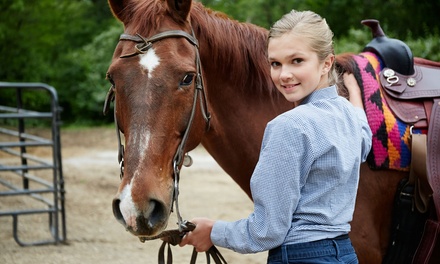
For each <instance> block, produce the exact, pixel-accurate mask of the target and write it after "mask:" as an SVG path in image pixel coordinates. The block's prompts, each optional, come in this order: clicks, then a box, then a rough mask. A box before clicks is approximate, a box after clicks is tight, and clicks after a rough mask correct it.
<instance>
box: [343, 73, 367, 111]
mask: <svg viewBox="0 0 440 264" xmlns="http://www.w3.org/2000/svg"><path fill="white" fill-rule="evenodd" d="M343 77H344V85H345V87H347V89H348V93H349V98H350V99H349V100H350V102H351V103H352V104H353V105H354V106H357V107H360V108H362V109H364V105H363V104H362V96H361V88H360V87H359V85H358V83H357V81H356V78H354V75H353V74H352V73H347V72H345V73H344V75H343Z"/></svg>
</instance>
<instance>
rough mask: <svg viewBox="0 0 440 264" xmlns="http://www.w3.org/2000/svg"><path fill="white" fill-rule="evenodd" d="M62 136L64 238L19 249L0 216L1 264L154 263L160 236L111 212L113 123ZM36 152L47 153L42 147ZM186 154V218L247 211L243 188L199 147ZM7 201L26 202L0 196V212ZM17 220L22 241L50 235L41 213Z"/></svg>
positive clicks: (182, 251) (242, 258)
mask: <svg viewBox="0 0 440 264" xmlns="http://www.w3.org/2000/svg"><path fill="white" fill-rule="evenodd" d="M43 133H44V132H43ZM61 142H62V143H61V147H62V166H63V174H64V179H65V189H66V207H65V208H66V224H67V236H66V237H67V243H66V244H62V245H44V246H29V247H21V246H19V245H18V244H17V243H16V242H15V240H14V238H13V235H12V230H13V226H12V217H10V216H4V217H0V263H2V264H9V263H17V264H18V263H20V264H22V263H23V264H24V263H56V264H58V263H63V264H77V263H83V264H101V263H102V264H104V263H105V264H113V263H115V264H116V263H130V264H138V263H139V264H150V263H157V252H158V249H159V246H160V244H161V242H160V241H147V242H145V243H141V242H140V241H139V240H138V239H137V238H136V237H134V236H133V235H131V234H129V233H128V232H126V231H125V229H124V228H123V226H122V225H120V224H119V223H118V222H117V221H116V220H115V218H114V217H113V213H112V208H111V202H112V199H113V197H114V195H115V194H116V191H117V188H118V184H119V172H118V164H117V150H116V147H117V143H116V136H115V131H114V129H113V128H93V129H76V130H72V129H68V130H63V129H62V132H61ZM39 155H41V156H44V155H48V153H45V152H44V151H43V152H42V153H39ZM49 155H50V154H49ZM191 156H192V158H193V160H194V164H193V166H192V167H190V168H184V169H183V170H182V173H181V183H180V185H181V187H180V188H181V190H180V198H179V199H180V201H179V205H180V210H181V214H182V217H183V218H184V219H188V220H190V219H191V218H193V217H197V216H206V217H210V218H214V219H223V220H235V219H239V218H243V217H246V216H247V215H248V214H249V213H250V212H251V210H252V203H251V202H250V200H249V199H248V198H247V196H246V195H245V194H244V192H243V191H241V189H240V188H239V187H238V186H237V185H236V184H235V183H234V182H233V181H232V180H231V179H230V178H229V176H227V175H226V173H225V172H224V171H223V170H222V169H221V168H220V167H219V166H218V165H217V164H216V163H215V161H214V160H213V159H212V158H211V157H210V156H209V155H208V154H207V153H206V152H205V150H204V149H203V148H197V149H196V150H194V151H193V152H191ZM49 157H50V156H49ZM2 173H3V174H4V172H0V177H1V176H2V175H1V174H2ZM17 199H18V201H17ZM11 206H12V207H14V206H17V208H19V207H26V202H23V201H21V200H20V198H19V197H4V196H0V211H1V210H2V209H5V208H11ZM173 216H174V215H173ZM28 217H29V219H27V218H28ZM23 219H24V220H20V222H19V236H20V238H21V239H22V240H24V241H25V242H27V240H28V239H36V240H41V239H47V238H50V235H49V234H48V231H47V229H48V228H47V226H48V221H47V216H46V217H42V216H23ZM175 223H176V220H175V218H172V219H171V220H170V223H169V225H168V229H174V228H176V224H175ZM220 251H221V253H222V254H223V255H224V257H225V258H226V260H227V261H228V263H255V264H258V263H265V262H266V255H267V253H259V254H251V255H240V254H238V253H235V252H232V251H229V250H226V249H223V248H220ZM191 252H192V248H190V247H184V248H180V247H173V257H174V263H177V264H179V263H189V260H190V255H191ZM197 263H206V260H205V256H204V255H201V254H199V257H198V261H197Z"/></svg>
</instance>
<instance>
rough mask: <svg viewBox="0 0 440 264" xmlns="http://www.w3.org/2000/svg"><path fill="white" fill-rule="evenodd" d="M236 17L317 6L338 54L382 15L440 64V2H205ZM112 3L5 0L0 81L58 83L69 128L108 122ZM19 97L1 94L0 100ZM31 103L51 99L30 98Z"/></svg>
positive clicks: (388, 26)
mask: <svg viewBox="0 0 440 264" xmlns="http://www.w3.org/2000/svg"><path fill="white" fill-rule="evenodd" d="M201 2H202V3H203V4H204V5H205V6H207V7H210V8H212V9H214V10H218V11H221V12H225V13H226V14H228V15H229V16H230V17H231V18H233V19H236V20H239V21H243V22H250V23H254V24H257V25H260V26H262V27H265V28H269V27H270V25H271V24H272V23H273V22H274V21H276V20H277V19H278V18H280V17H281V16H282V14H284V13H287V12H288V11H290V10H291V9H298V10H305V9H309V10H313V11H315V12H317V13H318V14H320V15H321V16H323V17H325V18H326V19H327V21H328V23H329V24H330V27H331V28H332V29H333V31H334V33H335V43H336V45H335V48H336V52H337V53H342V52H359V51H361V50H362V48H363V47H364V46H365V45H366V44H367V43H368V42H369V41H370V40H371V33H370V32H369V30H368V28H366V27H365V26H362V25H361V24H360V21H361V20H363V19H366V18H374V19H378V20H379V21H380V22H381V26H382V28H383V29H384V31H385V33H386V34H387V36H388V37H392V38H398V39H401V40H403V41H405V42H406V43H407V44H408V45H409V46H410V47H411V49H412V51H413V54H414V56H417V57H423V58H427V59H431V60H435V61H440V41H439V40H440V37H439V30H440V23H439V22H438V20H437V15H438V13H439V12H440V1H439V0H427V1H417V0H389V1H382V0H368V1H367V0H203V1H201ZM122 30H123V28H122V25H121V24H120V23H119V22H118V21H116V19H114V18H113V16H112V14H111V12H110V9H109V7H108V4H107V0H38V1H27V0H0V54H1V55H0V56H1V60H0V81H6V82H42V83H47V84H49V85H51V86H53V87H55V88H56V89H57V91H58V96H59V99H60V104H61V106H62V107H63V109H64V110H63V113H62V119H63V121H64V122H65V123H66V124H67V125H97V124H105V123H109V122H111V120H112V115H109V116H107V117H104V116H103V115H102V106H103V101H104V97H105V94H106V92H107V90H108V88H109V84H108V83H107V81H106V80H105V73H106V70H107V67H108V65H109V64H110V61H111V57H112V54H113V50H114V48H115V46H116V43H117V41H118V37H119V34H120V33H122ZM13 96H14V95H12V94H8V93H6V92H3V91H0V104H2V105H4V104H10V103H11V97H13ZM25 100H26V101H27V102H28V103H29V104H31V105H32V106H36V107H38V106H41V107H42V106H43V105H44V104H47V102H46V101H45V100H42V98H39V97H38V96H32V95H30V96H28V97H27V98H25Z"/></svg>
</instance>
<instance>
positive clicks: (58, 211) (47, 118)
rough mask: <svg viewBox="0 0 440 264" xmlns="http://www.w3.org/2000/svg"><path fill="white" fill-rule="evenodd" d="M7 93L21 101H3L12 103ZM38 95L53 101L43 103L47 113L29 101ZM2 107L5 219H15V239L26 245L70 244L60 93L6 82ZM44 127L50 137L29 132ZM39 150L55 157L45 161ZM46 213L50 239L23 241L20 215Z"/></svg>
mask: <svg viewBox="0 0 440 264" xmlns="http://www.w3.org/2000/svg"><path fill="white" fill-rule="evenodd" d="M2 94H3V95H6V94H7V95H8V96H7V98H9V97H11V95H14V96H12V97H15V102H12V101H7V102H5V100H1V99H2V98H1V97H3V98H6V96H2ZM26 96H27V97H26ZM33 96H36V97H35V98H45V99H47V101H48V103H47V107H46V106H45V105H44V104H42V106H41V105H40V106H38V108H43V110H41V109H33V107H35V106H34V105H33V104H31V103H29V102H30V101H32V100H28V99H29V98H33ZM0 102H1V103H0V217H3V216H12V219H13V220H12V231H13V236H14V239H15V241H16V242H17V243H18V244H19V245H21V246H32V245H43V244H59V243H61V242H66V233H67V232H66V216H65V208H64V198H65V190H64V180H63V171H62V162H61V143H60V130H59V126H60V123H61V121H60V113H61V108H60V106H59V104H58V95H57V92H56V90H55V89H54V88H53V87H51V86H48V85H46V84H43V83H8V82H0ZM39 122H48V123H49V125H50V126H51V130H50V135H46V136H41V135H34V134H33V132H32V129H29V127H31V128H32V126H35V124H38V123H39ZM29 124H31V125H29ZM36 150H43V152H44V151H45V153H49V155H46V156H45V157H40V156H39V154H38V153H39V152H38V151H36ZM10 198H14V199H20V200H19V201H18V203H17V204H20V207H21V208H14V206H12V208H11V206H10V205H9V204H8V203H7V202H6V199H10ZM28 200H32V201H31V202H28ZM2 201H3V202H2ZM26 206H28V208H27V207H26ZM23 207H24V208H23ZM44 214H46V215H47V216H48V219H47V222H48V227H49V228H48V230H47V231H48V233H49V235H48V237H49V238H45V239H36V240H33V241H23V240H22V239H21V238H20V237H19V235H20V230H19V229H20V228H19V227H20V225H19V218H20V216H28V215H44ZM31 230H32V228H31ZM26 233H28V232H26Z"/></svg>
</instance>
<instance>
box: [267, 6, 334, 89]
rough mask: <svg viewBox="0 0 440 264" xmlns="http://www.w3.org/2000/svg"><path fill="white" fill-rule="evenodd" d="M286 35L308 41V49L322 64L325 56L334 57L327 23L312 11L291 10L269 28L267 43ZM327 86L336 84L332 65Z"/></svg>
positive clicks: (331, 35)
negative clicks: (316, 55)
mask: <svg viewBox="0 0 440 264" xmlns="http://www.w3.org/2000/svg"><path fill="white" fill-rule="evenodd" d="M286 33H293V34H295V35H297V36H301V37H303V38H305V39H306V40H308V43H309V44H310V48H311V49H312V50H313V51H314V52H316V53H317V54H318V59H319V61H320V62H323V61H324V60H325V59H326V58H327V56H329V55H331V54H332V55H334V54H335V51H334V48H333V32H332V31H331V29H330V27H329V26H328V24H327V21H326V20H325V19H324V18H322V17H321V16H320V15H318V14H316V13H314V12H312V11H296V10H292V11H290V13H287V14H285V15H284V16H283V17H281V19H280V20H278V21H277V22H275V24H274V25H273V26H272V27H271V28H270V31H269V37H268V40H267V42H268V43H269V41H270V39H271V38H277V37H281V36H282V35H284V34H286ZM328 78H329V84H330V85H335V84H337V83H338V74H337V72H336V69H335V63H333V65H332V67H331V69H330V71H329V73H328Z"/></svg>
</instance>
